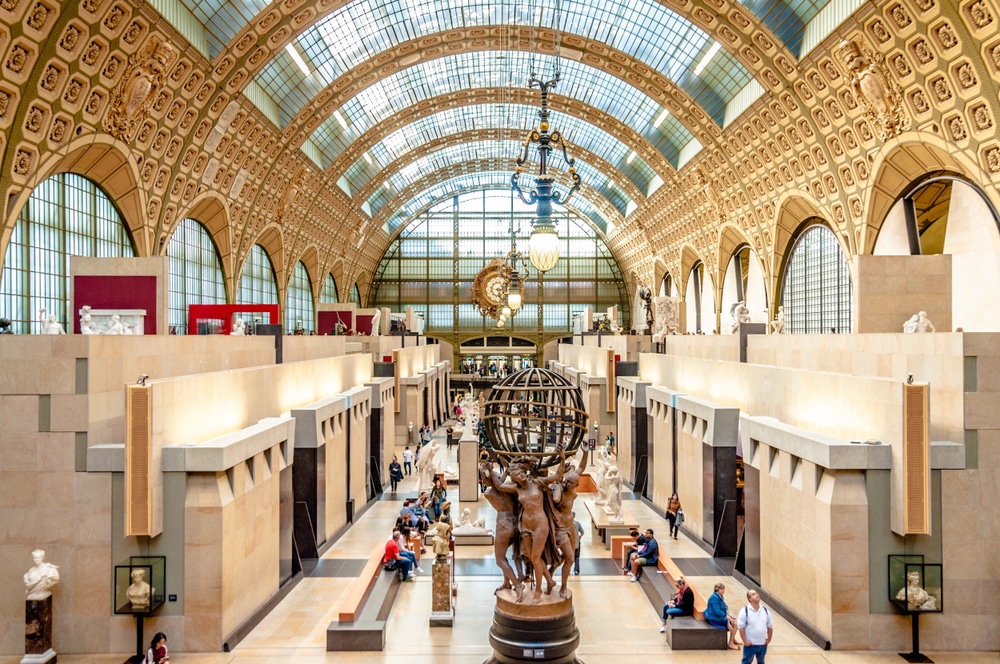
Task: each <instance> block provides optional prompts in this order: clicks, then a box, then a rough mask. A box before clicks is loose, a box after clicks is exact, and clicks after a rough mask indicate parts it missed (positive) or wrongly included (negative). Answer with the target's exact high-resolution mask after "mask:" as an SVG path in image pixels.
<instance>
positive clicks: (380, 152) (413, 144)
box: [344, 104, 656, 194]
mask: <svg viewBox="0 0 1000 664" xmlns="http://www.w3.org/2000/svg"><path fill="white" fill-rule="evenodd" d="M537 110H538V109H537V108H536V107H532V106H527V105H522V104H478V105H475V106H462V107H459V108H451V109H448V110H445V111H441V112H439V113H435V114H433V115H429V116H427V117H424V118H420V119H419V120H417V121H415V122H412V123H410V124H408V125H406V126H405V127H403V128H401V129H399V130H397V131H395V132H393V133H391V134H389V135H388V136H386V137H385V138H384V139H382V140H381V141H379V142H378V143H376V144H375V145H374V146H372V148H371V149H369V150H368V152H367V154H368V159H371V163H370V164H369V163H368V159H366V158H365V157H364V156H362V157H360V158H359V159H358V160H357V161H356V162H354V163H353V164H351V166H350V167H349V168H348V169H347V172H346V173H345V174H344V176H345V178H346V179H347V182H348V183H349V184H350V188H351V191H352V192H357V191H360V190H361V189H362V188H364V187H365V185H367V184H368V183H369V182H371V180H372V179H374V178H376V177H378V174H379V173H380V172H381V171H382V169H384V168H385V167H387V166H388V165H389V164H391V163H392V162H394V161H396V160H398V159H400V158H402V157H403V156H404V155H405V154H407V153H408V152H410V151H411V150H415V149H417V148H419V147H420V146H422V145H426V144H427V143H429V142H431V141H434V140H436V139H440V138H444V137H445V136H450V135H452V134H460V133H464V132H468V131H473V130H475V129H480V130H481V129H494V128H497V127H501V128H516V129H519V130H521V131H524V132H527V127H528V126H533V125H534V123H535V121H536V117H535V113H536V111H537ZM563 117H564V116H562V115H561V114H556V115H555V117H554V118H553V122H552V126H553V127H554V128H556V129H558V130H559V131H560V132H562V133H564V134H565V135H566V140H567V141H568V142H569V151H570V156H571V157H575V158H577V160H578V161H579V156H580V155H579V154H578V152H575V151H574V149H573V148H574V147H577V146H578V147H580V148H582V149H584V150H589V151H592V152H593V153H594V154H596V155H597V156H599V157H600V158H602V159H604V160H605V161H607V162H608V163H609V164H611V165H612V166H614V167H615V168H617V169H618V171H619V172H620V173H621V174H622V175H624V176H625V177H627V178H628V179H629V180H630V181H631V182H632V183H633V184H634V185H635V186H636V187H637V188H638V189H639V191H641V192H642V193H644V194H645V193H647V192H648V188H649V183H650V181H651V180H652V179H653V178H654V177H655V176H656V173H655V172H654V171H653V169H652V168H651V167H650V166H649V164H647V163H646V162H645V161H643V159H642V158H641V157H638V156H633V157H632V160H631V162H629V156H630V150H629V149H628V146H625V145H624V144H622V143H620V142H618V140H617V139H615V137H613V136H612V135H611V134H609V133H607V132H605V131H604V130H603V129H598V128H596V127H592V126H588V127H586V128H585V132H586V133H584V132H581V131H574V132H572V133H571V132H570V127H569V125H568V124H562V123H561V122H560V118H563ZM580 135H584V136H586V138H587V140H584V141H575V140H574V138H575V137H576V136H580ZM595 148H596V149H595ZM520 153H521V149H520V146H518V147H517V148H516V149H515V150H514V151H513V152H510V153H509V154H507V155H505V156H508V157H511V158H515V157H517V155H519V154H520ZM529 156H531V154H530V153H529ZM552 163H553V165H555V166H556V167H557V168H558V167H560V166H559V165H560V164H561V163H562V156H561V155H555V156H554V157H553V159H552ZM581 176H582V173H581ZM605 179H607V176H604V177H603V178H601V180H602V181H603V180H605ZM588 180H589V181H588ZM584 181H585V182H586V183H587V184H593V183H594V182H596V180H593V179H589V178H586V177H584Z"/></svg>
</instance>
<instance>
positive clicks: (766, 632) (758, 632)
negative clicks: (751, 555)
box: [736, 590, 774, 664]
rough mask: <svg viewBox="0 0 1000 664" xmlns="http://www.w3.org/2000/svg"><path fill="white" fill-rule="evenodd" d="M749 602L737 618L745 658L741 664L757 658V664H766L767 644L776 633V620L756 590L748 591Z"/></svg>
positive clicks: (746, 663)
mask: <svg viewBox="0 0 1000 664" xmlns="http://www.w3.org/2000/svg"><path fill="white" fill-rule="evenodd" d="M747 601H748V602H749V604H747V605H746V606H744V607H743V610H742V611H740V614H739V616H738V617H737V619H736V625H737V627H739V630H740V638H741V639H743V660H742V661H741V664H750V663H751V662H752V661H753V660H754V658H755V657H756V658H757V664H764V656H765V655H766V654H767V644H769V643H770V642H771V636H772V635H773V634H774V622H773V621H772V620H771V613H770V612H769V611H768V610H767V607H766V606H761V604H760V594H759V593H758V592H757V591H756V590H750V591H747Z"/></svg>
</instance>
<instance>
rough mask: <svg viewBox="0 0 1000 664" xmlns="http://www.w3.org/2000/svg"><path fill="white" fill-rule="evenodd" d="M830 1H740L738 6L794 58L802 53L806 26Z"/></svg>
mask: <svg viewBox="0 0 1000 664" xmlns="http://www.w3.org/2000/svg"><path fill="white" fill-rule="evenodd" d="M829 2H830V0H740V4H742V5H743V6H744V7H746V8H747V9H749V10H750V12H751V13H752V14H753V15H754V16H756V17H757V18H759V19H760V21H761V23H763V24H764V25H766V26H767V27H768V28H770V30H771V32H773V33H774V35H775V36H776V37H777V38H778V39H780V40H781V41H782V42H784V44H785V46H786V47H787V48H788V50H789V51H790V52H791V54H792V55H794V56H795V57H796V58H798V57H799V55H800V54H801V51H802V35H803V33H804V32H805V30H806V25H807V24H808V23H809V21H811V20H812V19H813V17H815V16H816V14H818V13H819V12H820V10H822V9H823V8H824V7H826V6H827V4H829Z"/></svg>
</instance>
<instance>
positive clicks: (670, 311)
mask: <svg viewBox="0 0 1000 664" xmlns="http://www.w3.org/2000/svg"><path fill="white" fill-rule="evenodd" d="M677 304H678V303H677V298H676V297H666V296H664V297H657V298H653V310H654V312H655V314H656V321H655V323H654V325H653V327H654V330H653V331H654V332H655V334H653V341H654V342H655V343H659V342H661V341H663V339H664V337H667V336H669V335H671V334H675V333H676V332H677V329H678V327H679V325H678V322H677V310H678V306H677Z"/></svg>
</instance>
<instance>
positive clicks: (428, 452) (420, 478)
mask: <svg viewBox="0 0 1000 664" xmlns="http://www.w3.org/2000/svg"><path fill="white" fill-rule="evenodd" d="M440 448H441V444H440V443H438V442H437V441H436V440H432V441H431V442H429V443H427V444H426V445H424V446H423V447H422V448H420V455H419V456H418V457H417V491H418V492H420V491H430V490H431V489H432V488H434V477H435V476H436V475H437V466H438V462H437V459H436V458H435V457H437V453H438V450H439V449H440Z"/></svg>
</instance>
